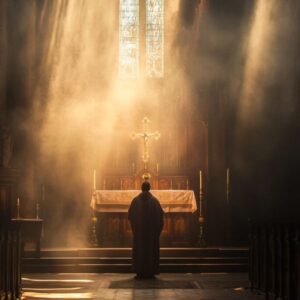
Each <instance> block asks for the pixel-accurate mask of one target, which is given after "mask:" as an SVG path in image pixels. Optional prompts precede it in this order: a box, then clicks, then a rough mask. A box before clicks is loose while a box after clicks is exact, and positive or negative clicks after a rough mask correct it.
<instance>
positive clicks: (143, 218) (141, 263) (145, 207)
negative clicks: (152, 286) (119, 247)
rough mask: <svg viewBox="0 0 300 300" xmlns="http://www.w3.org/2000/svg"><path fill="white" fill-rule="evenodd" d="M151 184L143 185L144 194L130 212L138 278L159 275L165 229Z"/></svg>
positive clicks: (133, 256) (133, 257)
mask: <svg viewBox="0 0 300 300" xmlns="http://www.w3.org/2000/svg"><path fill="white" fill-rule="evenodd" d="M150 188H151V186H150V183H149V182H148V181H145V182H143V184H142V193H140V194H139V195H138V196H137V197H135V198H134V199H133V200H132V202H131V205H130V207H129V211H128V218H129V221H130V224H131V229H132V232H133V250H132V259H133V271H134V272H135V273H136V274H137V276H136V278H138V279H145V278H154V275H156V274H159V236H160V233H161V231H162V228H163V210H162V208H161V206H160V203H159V201H158V199H156V198H155V197H154V196H153V195H152V194H151V193H150Z"/></svg>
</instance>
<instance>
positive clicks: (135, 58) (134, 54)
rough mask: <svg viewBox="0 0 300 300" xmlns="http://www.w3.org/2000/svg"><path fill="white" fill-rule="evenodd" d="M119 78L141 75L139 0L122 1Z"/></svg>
mask: <svg viewBox="0 0 300 300" xmlns="http://www.w3.org/2000/svg"><path fill="white" fill-rule="evenodd" d="M119 43H120V45H119V51H120V53H119V76H120V77H122V78H136V77H137V76H138V74H139V0H120V17H119Z"/></svg>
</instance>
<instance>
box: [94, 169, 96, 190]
mask: <svg viewBox="0 0 300 300" xmlns="http://www.w3.org/2000/svg"><path fill="white" fill-rule="evenodd" d="M94 191H96V170H94Z"/></svg>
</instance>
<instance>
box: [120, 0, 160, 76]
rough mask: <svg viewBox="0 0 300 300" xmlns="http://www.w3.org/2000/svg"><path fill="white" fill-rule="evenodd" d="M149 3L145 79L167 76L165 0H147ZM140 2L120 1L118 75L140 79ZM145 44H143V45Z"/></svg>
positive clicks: (147, 9) (147, 3) (137, 0)
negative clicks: (165, 68) (165, 65)
mask: <svg viewBox="0 0 300 300" xmlns="http://www.w3.org/2000/svg"><path fill="white" fill-rule="evenodd" d="M144 1H145V3H146V20H142V22H145V23H146V35H145V36H143V37H142V38H143V39H144V38H145V39H146V43H145V44H146V49H143V50H145V58H146V75H147V76H148V77H163V75H164V0H144ZM139 2H140V1H139V0H120V17H119V36H120V38H119V43H120V45H119V51H120V53H119V75H120V77H121V78H137V77H138V75H139V60H140V53H139V52H140V47H139V45H140V41H139V32H140V28H139V26H140V24H139ZM142 44H143V43H142Z"/></svg>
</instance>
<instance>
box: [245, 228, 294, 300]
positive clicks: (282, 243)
mask: <svg viewBox="0 0 300 300" xmlns="http://www.w3.org/2000/svg"><path fill="white" fill-rule="evenodd" d="M249 258H250V262H249V279H250V284H251V289H252V290H257V291H260V292H262V293H264V295H265V299H278V300H279V299H281V300H299V299H300V224H295V223H294V224H290V223H276V224H274V223H273V224H261V223H260V224H258V223H256V224H255V223H253V224H250V257H249Z"/></svg>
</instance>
